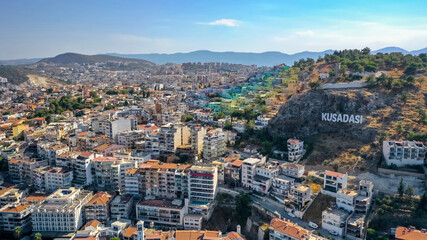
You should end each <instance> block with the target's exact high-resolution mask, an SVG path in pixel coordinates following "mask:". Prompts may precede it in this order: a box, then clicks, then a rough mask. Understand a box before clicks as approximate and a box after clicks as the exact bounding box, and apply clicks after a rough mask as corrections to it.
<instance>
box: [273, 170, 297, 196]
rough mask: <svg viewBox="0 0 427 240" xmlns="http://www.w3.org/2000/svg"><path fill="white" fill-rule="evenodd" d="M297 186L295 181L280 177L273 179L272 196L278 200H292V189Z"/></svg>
mask: <svg viewBox="0 0 427 240" xmlns="http://www.w3.org/2000/svg"><path fill="white" fill-rule="evenodd" d="M294 185H295V179H293V178H290V177H287V176H284V175H279V176H277V177H275V178H273V185H272V186H271V194H272V195H273V196H275V197H276V198H278V199H280V201H283V202H284V200H285V199H289V198H290V194H291V188H292V187H293V186H294Z"/></svg>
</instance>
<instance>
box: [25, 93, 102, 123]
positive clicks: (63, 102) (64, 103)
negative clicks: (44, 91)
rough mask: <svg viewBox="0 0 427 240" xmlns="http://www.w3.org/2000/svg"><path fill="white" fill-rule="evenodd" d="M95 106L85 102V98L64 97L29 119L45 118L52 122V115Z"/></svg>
mask: <svg viewBox="0 0 427 240" xmlns="http://www.w3.org/2000/svg"><path fill="white" fill-rule="evenodd" d="M93 107H95V104H93V103H88V102H85V101H83V98H81V97H78V98H72V97H71V96H70V95H67V96H63V97H62V98H61V99H60V100H57V99H54V100H51V101H50V105H49V108H48V109H43V110H39V111H37V112H35V113H32V114H31V115H30V116H29V118H35V117H45V118H46V121H48V122H50V115H51V114H61V113H62V112H64V111H67V110H69V111H75V110H77V109H83V108H93Z"/></svg>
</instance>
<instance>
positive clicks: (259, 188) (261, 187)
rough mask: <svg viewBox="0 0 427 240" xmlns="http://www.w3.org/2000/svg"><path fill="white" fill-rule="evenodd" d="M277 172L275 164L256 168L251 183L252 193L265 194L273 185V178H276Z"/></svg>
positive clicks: (277, 165) (276, 164)
mask: <svg viewBox="0 0 427 240" xmlns="http://www.w3.org/2000/svg"><path fill="white" fill-rule="evenodd" d="M279 172H280V169H279V164H278V163H277V162H272V163H270V162H269V163H268V164H267V166H264V167H257V168H256V174H255V176H254V177H253V181H252V191H255V192H259V193H263V194H267V193H268V191H270V188H271V186H272V184H273V178H274V177H277V176H278V175H279Z"/></svg>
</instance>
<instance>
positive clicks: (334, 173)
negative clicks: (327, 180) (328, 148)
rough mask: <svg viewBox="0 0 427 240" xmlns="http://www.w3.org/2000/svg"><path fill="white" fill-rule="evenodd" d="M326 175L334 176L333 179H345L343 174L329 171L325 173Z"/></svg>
mask: <svg viewBox="0 0 427 240" xmlns="http://www.w3.org/2000/svg"><path fill="white" fill-rule="evenodd" d="M325 175H329V176H333V177H339V178H342V177H344V174H343V173H337V172H333V171H328V170H326V171H325Z"/></svg>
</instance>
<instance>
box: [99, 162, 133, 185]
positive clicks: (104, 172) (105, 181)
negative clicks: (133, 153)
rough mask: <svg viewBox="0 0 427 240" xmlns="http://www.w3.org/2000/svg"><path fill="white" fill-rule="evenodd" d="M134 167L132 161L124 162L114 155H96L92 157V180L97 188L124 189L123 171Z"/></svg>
mask: <svg viewBox="0 0 427 240" xmlns="http://www.w3.org/2000/svg"><path fill="white" fill-rule="evenodd" d="M134 167H135V163H133V162H125V161H122V160H119V159H118V158H115V157H97V158H94V159H92V176H93V182H94V183H95V184H96V186H97V187H98V189H101V190H112V191H121V192H124V190H125V180H124V179H125V173H126V171H127V170H129V169H132V168H134Z"/></svg>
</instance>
